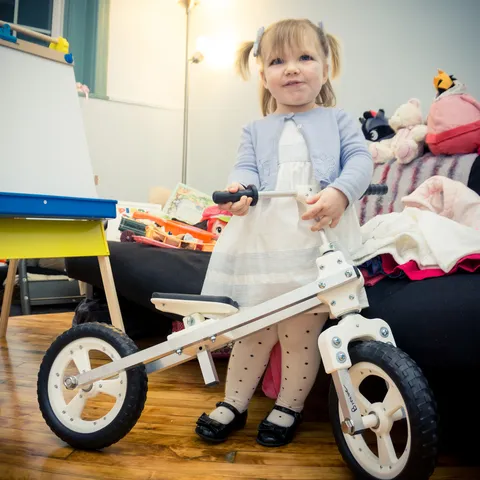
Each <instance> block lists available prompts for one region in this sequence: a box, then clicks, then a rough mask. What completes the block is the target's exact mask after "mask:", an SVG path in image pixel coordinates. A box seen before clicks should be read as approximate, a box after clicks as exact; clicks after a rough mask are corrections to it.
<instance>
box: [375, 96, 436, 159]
mask: <svg viewBox="0 0 480 480" xmlns="http://www.w3.org/2000/svg"><path fill="white" fill-rule="evenodd" d="M388 123H389V125H390V126H391V127H392V129H393V130H394V132H395V136H394V137H393V138H390V139H386V140H383V141H382V142H380V143H371V144H370V145H369V150H370V153H371V155H372V158H373V161H374V162H375V163H385V162H388V161H390V160H392V159H396V160H397V161H398V162H399V163H403V164H406V163H410V162H411V161H412V160H414V159H415V158H418V157H420V156H422V155H423V153H424V150H425V137H426V135H427V126H426V125H425V124H424V123H423V119H422V111H421V108H420V101H419V100H418V99H416V98H412V99H410V100H409V101H408V102H407V103H404V104H403V105H400V107H398V108H397V110H396V111H395V113H394V114H393V115H392V117H391V118H390V120H389V121H388Z"/></svg>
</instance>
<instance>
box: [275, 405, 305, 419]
mask: <svg viewBox="0 0 480 480" xmlns="http://www.w3.org/2000/svg"><path fill="white" fill-rule="evenodd" d="M273 410H278V411H279V412H283V413H286V414H287V415H291V416H292V417H293V418H294V419H295V420H300V419H301V418H302V412H295V411H293V410H290V409H289V408H286V407H282V406H281V405H275V406H274V407H273Z"/></svg>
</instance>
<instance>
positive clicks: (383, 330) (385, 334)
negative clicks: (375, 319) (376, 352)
mask: <svg viewBox="0 0 480 480" xmlns="http://www.w3.org/2000/svg"><path fill="white" fill-rule="evenodd" d="M388 334H389V331H388V328H386V327H382V328H381V329H380V335H381V336H382V337H383V338H386V337H388Z"/></svg>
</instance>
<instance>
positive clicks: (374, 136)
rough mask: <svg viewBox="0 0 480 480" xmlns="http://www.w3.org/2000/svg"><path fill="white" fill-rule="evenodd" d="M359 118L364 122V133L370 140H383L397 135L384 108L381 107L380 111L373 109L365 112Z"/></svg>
mask: <svg viewBox="0 0 480 480" xmlns="http://www.w3.org/2000/svg"><path fill="white" fill-rule="evenodd" d="M359 120H360V123H361V124H362V132H363V135H364V137H365V139H366V140H367V141H368V142H381V141H382V140H386V139H388V138H392V137H393V136H394V135H395V132H394V131H393V129H392V127H391V126H390V125H389V124H388V118H387V117H386V116H385V110H383V109H380V110H379V111H378V113H377V112H374V111H373V110H370V111H368V112H363V117H360V118H359Z"/></svg>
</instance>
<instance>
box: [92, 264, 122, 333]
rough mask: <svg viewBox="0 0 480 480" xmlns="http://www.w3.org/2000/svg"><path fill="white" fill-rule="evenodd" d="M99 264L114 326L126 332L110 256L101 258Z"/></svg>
mask: <svg viewBox="0 0 480 480" xmlns="http://www.w3.org/2000/svg"><path fill="white" fill-rule="evenodd" d="M98 264H99V265H100V273H101V274H102V282H103V288H104V289H105V296H106V297H107V305H108V310H109V312H110V318H111V320H112V325H113V326H114V327H117V328H119V329H120V330H122V331H125V327H124V326H123V319H122V312H121V311H120V305H119V304H118V297H117V291H116V289H115V282H114V280H113V273H112V266H111V265H110V259H109V258H108V256H99V257H98Z"/></svg>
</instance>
